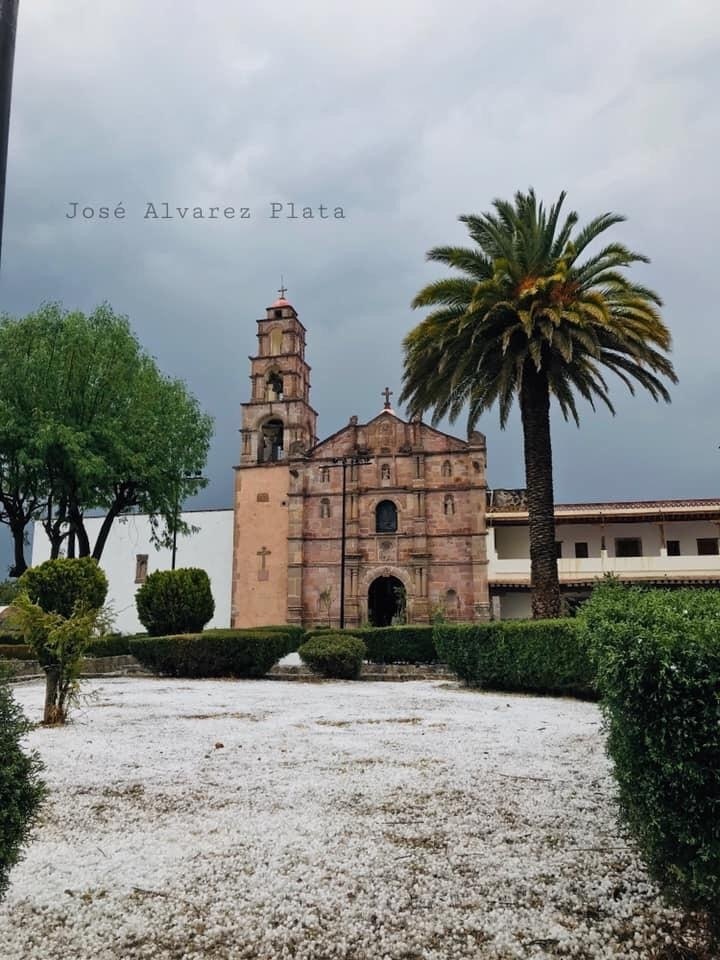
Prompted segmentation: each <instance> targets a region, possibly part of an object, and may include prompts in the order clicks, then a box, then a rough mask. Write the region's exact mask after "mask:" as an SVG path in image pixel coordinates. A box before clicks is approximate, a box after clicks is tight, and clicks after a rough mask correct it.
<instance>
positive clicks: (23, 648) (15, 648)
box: [0, 643, 37, 660]
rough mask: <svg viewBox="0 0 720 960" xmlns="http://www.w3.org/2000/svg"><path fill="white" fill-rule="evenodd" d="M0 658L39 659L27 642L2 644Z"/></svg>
mask: <svg viewBox="0 0 720 960" xmlns="http://www.w3.org/2000/svg"><path fill="white" fill-rule="evenodd" d="M0 660H37V654H36V653H35V651H34V650H33V649H32V647H29V646H28V645H27V644H26V643H12V644H0Z"/></svg>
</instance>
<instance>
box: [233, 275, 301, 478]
mask: <svg viewBox="0 0 720 960" xmlns="http://www.w3.org/2000/svg"><path fill="white" fill-rule="evenodd" d="M279 293H280V297H278V299H277V300H276V301H275V302H274V303H272V304H271V305H270V306H269V307H267V309H266V311H265V316H264V317H263V318H262V319H260V320H258V322H257V323H258V331H257V339H258V349H257V353H256V354H255V356H251V357H249V360H250V383H251V388H250V399H249V400H248V401H247V402H246V403H243V404H242V425H241V428H240V435H241V446H240V465H241V466H250V465H251V464H259V463H263V464H268V463H280V462H283V461H286V460H287V459H288V458H290V457H293V456H301V455H302V454H303V453H305V451H306V450H309V449H310V448H311V447H312V446H314V444H315V443H316V440H317V438H316V435H315V434H316V429H317V413H316V412H315V410H313V408H312V407H311V406H310V367H309V365H308V363H307V361H306V360H305V334H306V331H305V327H304V326H303V324H302V323H301V322H300V318H299V317H298V315H297V312H296V310H295V308H294V307H293V305H292V304H291V303H290V302H289V301H288V300H286V299H285V293H286V290H285V287H281V288H280V291H279Z"/></svg>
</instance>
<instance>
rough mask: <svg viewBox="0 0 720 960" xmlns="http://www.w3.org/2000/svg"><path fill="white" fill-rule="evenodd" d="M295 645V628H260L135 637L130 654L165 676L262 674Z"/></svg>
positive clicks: (296, 632)
mask: <svg viewBox="0 0 720 960" xmlns="http://www.w3.org/2000/svg"><path fill="white" fill-rule="evenodd" d="M299 633H300V638H301V636H302V631H299ZM297 646H298V631H297V630H295V629H294V628H289V629H288V628H282V629H281V628H265V627H263V628H259V629H257V630H206V631H205V632H204V633H198V634H181V635H179V636H175V637H135V638H133V639H131V640H130V653H131V654H132V655H133V656H134V657H136V658H137V659H138V660H139V661H140V663H142V664H143V665H144V666H146V667H147V668H148V669H149V670H152V671H153V672H154V673H159V674H162V675H164V676H168V677H262V676H264V675H265V674H266V673H267V672H268V670H269V669H270V668H271V667H272V666H273V665H274V664H275V663H277V661H278V660H280V659H281V658H282V657H284V656H285V655H286V654H287V653H288V652H290V651H292V650H295V649H297Z"/></svg>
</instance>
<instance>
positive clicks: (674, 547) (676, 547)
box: [665, 540, 680, 557]
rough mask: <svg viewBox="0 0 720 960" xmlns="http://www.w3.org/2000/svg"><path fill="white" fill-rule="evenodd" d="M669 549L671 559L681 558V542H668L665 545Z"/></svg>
mask: <svg viewBox="0 0 720 960" xmlns="http://www.w3.org/2000/svg"><path fill="white" fill-rule="evenodd" d="M665 547H666V548H667V555H668V556H669V557H679V556H680V541H679V540H668V541H666V543H665Z"/></svg>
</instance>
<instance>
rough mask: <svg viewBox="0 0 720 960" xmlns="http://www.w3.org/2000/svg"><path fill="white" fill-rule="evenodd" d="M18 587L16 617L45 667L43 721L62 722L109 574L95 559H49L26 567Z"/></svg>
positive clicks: (96, 618)
mask: <svg viewBox="0 0 720 960" xmlns="http://www.w3.org/2000/svg"><path fill="white" fill-rule="evenodd" d="M20 587H21V593H20V594H19V595H18V597H17V598H16V599H15V601H14V603H13V610H14V618H15V620H16V621H17V622H18V623H19V624H20V627H21V630H22V634H23V636H24V638H25V641H26V643H28V644H29V645H30V646H31V647H32V648H33V650H34V651H35V653H36V654H37V658H38V660H39V661H40V664H41V665H42V667H43V669H44V671H45V677H46V679H45V707H44V712H43V723H64V722H65V720H66V718H67V711H68V708H69V705H70V703H71V702H72V700H73V698H74V696H75V695H76V693H77V685H78V678H79V676H80V664H81V661H82V657H83V653H84V651H85V649H86V647H87V646H88V644H89V643H90V640H91V639H92V637H93V635H94V633H95V632H96V630H97V628H98V624H99V622H100V619H101V608H102V605H103V603H104V602H105V596H106V594H107V588H108V583H107V578H106V576H105V574H104V573H103V571H102V570H101V569H100V567H99V566H98V564H97V562H96V561H95V560H93V559H92V558H91V557H82V558H80V559H77V560H71V559H58V560H48V561H46V562H45V563H42V564H40V565H39V566H37V567H33V568H31V569H29V570H26V571H25V573H24V574H23V575H22V577H21V578H20Z"/></svg>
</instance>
